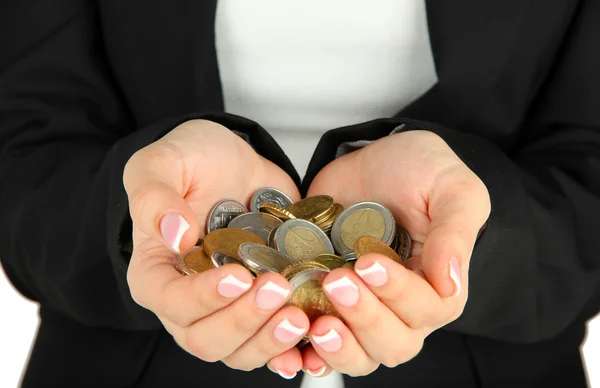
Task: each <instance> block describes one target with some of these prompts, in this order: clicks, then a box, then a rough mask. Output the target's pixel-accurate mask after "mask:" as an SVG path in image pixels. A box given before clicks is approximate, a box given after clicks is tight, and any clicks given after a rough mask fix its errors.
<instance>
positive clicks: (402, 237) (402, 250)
mask: <svg viewBox="0 0 600 388" xmlns="http://www.w3.org/2000/svg"><path fill="white" fill-rule="evenodd" d="M396 239H397V248H396V251H397V252H398V255H400V258H401V259H402V261H406V260H407V259H408V258H409V257H410V254H411V251H412V240H411V238H410V236H409V234H408V232H407V231H406V230H404V229H402V228H401V227H399V226H398V227H396Z"/></svg>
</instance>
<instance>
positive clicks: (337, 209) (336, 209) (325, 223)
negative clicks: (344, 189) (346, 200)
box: [315, 203, 344, 233]
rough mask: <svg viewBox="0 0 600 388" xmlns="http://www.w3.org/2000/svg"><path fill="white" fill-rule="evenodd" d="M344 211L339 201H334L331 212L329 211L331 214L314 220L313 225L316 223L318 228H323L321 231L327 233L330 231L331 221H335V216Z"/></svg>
mask: <svg viewBox="0 0 600 388" xmlns="http://www.w3.org/2000/svg"><path fill="white" fill-rule="evenodd" d="M342 211H344V207H343V206H342V205H340V204H339V203H335V204H334V205H333V212H332V213H331V216H330V217H328V218H326V219H323V220H320V221H315V225H317V226H318V227H319V228H321V230H323V232H325V233H328V232H330V231H331V227H332V226H333V223H334V222H335V220H336V218H338V216H339V215H340V213H341V212H342Z"/></svg>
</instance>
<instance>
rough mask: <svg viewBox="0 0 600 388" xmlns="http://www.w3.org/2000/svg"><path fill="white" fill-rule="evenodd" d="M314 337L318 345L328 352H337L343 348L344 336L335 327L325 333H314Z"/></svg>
mask: <svg viewBox="0 0 600 388" xmlns="http://www.w3.org/2000/svg"><path fill="white" fill-rule="evenodd" d="M312 338H313V340H314V341H315V343H316V344H317V345H319V346H320V347H321V348H322V349H323V350H324V351H326V352H328V353H334V352H337V351H338V350H340V349H341V348H342V337H340V335H339V334H338V332H337V331H335V329H331V330H329V331H328V332H327V333H325V334H324V335H320V336H319V335H313V336H312Z"/></svg>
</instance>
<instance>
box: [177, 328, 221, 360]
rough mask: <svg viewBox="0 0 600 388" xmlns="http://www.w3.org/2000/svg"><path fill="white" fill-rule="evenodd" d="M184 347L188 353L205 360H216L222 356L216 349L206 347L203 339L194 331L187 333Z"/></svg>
mask: <svg viewBox="0 0 600 388" xmlns="http://www.w3.org/2000/svg"><path fill="white" fill-rule="evenodd" d="M185 348H186V349H188V351H189V352H190V353H192V354H193V355H195V356H196V357H198V358H199V359H201V360H204V361H206V362H217V361H219V360H221V359H222V358H223V355H222V354H220V352H219V351H218V350H214V349H209V348H208V347H206V343H205V341H204V339H203V338H202V337H201V336H199V335H197V334H196V333H187V335H186V338H185Z"/></svg>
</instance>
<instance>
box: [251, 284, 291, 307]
mask: <svg viewBox="0 0 600 388" xmlns="http://www.w3.org/2000/svg"><path fill="white" fill-rule="evenodd" d="M289 294H290V291H289V290H286V289H285V288H283V287H281V286H279V285H277V284H276V283H273V282H272V281H268V282H266V283H265V284H264V285H263V286H262V287H261V288H260V289H259V290H258V292H257V293H256V306H257V307H258V308H259V309H261V310H273V309H275V308H277V307H279V306H280V305H281V304H283V302H284V301H285V300H286V299H287V297H288V295H289Z"/></svg>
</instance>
